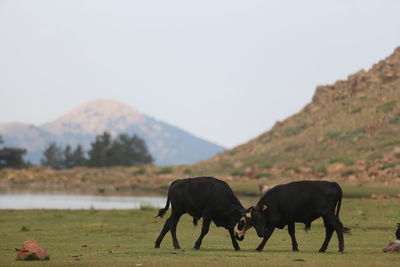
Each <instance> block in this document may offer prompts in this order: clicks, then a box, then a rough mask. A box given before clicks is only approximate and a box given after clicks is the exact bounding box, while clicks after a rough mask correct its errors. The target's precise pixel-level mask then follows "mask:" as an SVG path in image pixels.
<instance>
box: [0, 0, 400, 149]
mask: <svg viewBox="0 0 400 267" xmlns="http://www.w3.org/2000/svg"><path fill="white" fill-rule="evenodd" d="M399 14H400V1H397V0H386V1H385V0H359V1H355V0H340V1H339V0H335V1H334V0H332V1H323V0H316V1H307V0H302V1H296V0H293V1H251V0H243V1H234V0H226V1H218V0H201V1H200V0H198V1H190V0H181V1H168V0H159V1H154V0H143V1H133V0H132V1H118V0H112V1H111V0H110V1H100V0H93V1H82V0H79V1H78V0H77V1H73V0H66V1H55V0H49V1H40V0H36V1H18V0H9V1H5V0H0V123H3V122H11V121H23V122H28V123H33V124H36V125H40V124H42V123H45V122H49V121H51V120H54V119H55V118H57V117H59V116H61V115H63V114H64V113H66V112H68V111H70V110H71V109H73V108H74V107H76V106H78V105H80V104H83V103H85V102H87V101H90V100H93V99H97V98H112V99H115V100H119V101H122V102H124V103H126V104H129V105H131V106H132V107H134V108H135V109H137V110H139V111H140V112H142V113H145V114H147V115H150V116H152V117H155V118H156V119H159V120H162V121H165V122H168V123H171V124H174V125H175V126H178V127H180V128H183V129H185V130H187V131H189V132H191V133H193V134H195V135H197V136H200V137H203V138H205V139H208V140H210V141H213V142H216V143H218V144H221V145H224V146H227V147H232V146H235V145H238V144H240V143H243V142H246V141H248V140H249V139H251V138H254V137H256V136H257V135H259V134H261V133H262V132H264V131H266V130H268V129H270V128H271V127H272V126H273V125H274V123H275V122H276V121H277V120H283V119H284V118H286V117H287V116H289V115H291V114H293V113H295V112H297V111H299V110H300V109H301V108H302V107H303V106H304V105H306V104H307V103H308V102H309V101H310V100H311V98H312V96H313V93H314V90H315V87H316V86H317V85H320V84H331V83H333V82H335V81H336V80H338V79H346V78H347V76H348V75H349V74H351V73H354V72H356V71H358V70H360V69H361V68H364V69H368V68H369V67H371V65H372V64H373V63H376V62H377V61H379V60H381V59H383V58H385V57H386V56H388V55H390V54H391V53H392V52H393V50H394V49H395V48H396V47H397V46H400V15H399Z"/></svg>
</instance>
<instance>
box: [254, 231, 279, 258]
mask: <svg viewBox="0 0 400 267" xmlns="http://www.w3.org/2000/svg"><path fill="white" fill-rule="evenodd" d="M274 230H275V226H268V227H267V229H266V230H265V232H264V238H263V241H261V243H260V245H258V247H257V248H256V250H257V251H259V252H261V251H262V250H263V248H264V247H265V244H266V243H267V241H268V239H269V238H270V237H271V235H272V233H273V232H274Z"/></svg>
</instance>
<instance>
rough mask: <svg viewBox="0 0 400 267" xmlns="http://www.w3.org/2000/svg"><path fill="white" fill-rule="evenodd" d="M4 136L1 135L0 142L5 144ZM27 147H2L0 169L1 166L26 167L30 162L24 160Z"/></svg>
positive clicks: (0, 150)
mask: <svg viewBox="0 0 400 267" xmlns="http://www.w3.org/2000/svg"><path fill="white" fill-rule="evenodd" d="M3 143H4V141H3V137H2V136H1V135H0V144H3ZM25 154H26V149H20V148H12V147H3V148H2V149H0V169H1V168H18V169H20V168H25V167H27V166H28V165H29V164H28V163H27V162H25V161H24V158H23V157H24V155H25Z"/></svg>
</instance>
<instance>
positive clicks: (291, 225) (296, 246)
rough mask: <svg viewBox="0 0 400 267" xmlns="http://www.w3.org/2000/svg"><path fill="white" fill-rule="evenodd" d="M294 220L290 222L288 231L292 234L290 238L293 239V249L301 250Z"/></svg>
mask: <svg viewBox="0 0 400 267" xmlns="http://www.w3.org/2000/svg"><path fill="white" fill-rule="evenodd" d="M294 229H295V228H294V222H291V223H289V224H288V232H289V235H290V238H291V239H292V251H299V246H298V244H297V241H296V236H295V234H294V233H295V230H294Z"/></svg>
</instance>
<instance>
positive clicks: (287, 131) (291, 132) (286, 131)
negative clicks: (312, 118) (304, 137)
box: [283, 124, 306, 136]
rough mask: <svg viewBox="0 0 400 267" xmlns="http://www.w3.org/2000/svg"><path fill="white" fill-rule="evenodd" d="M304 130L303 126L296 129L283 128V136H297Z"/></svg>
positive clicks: (304, 126)
mask: <svg viewBox="0 0 400 267" xmlns="http://www.w3.org/2000/svg"><path fill="white" fill-rule="evenodd" d="M304 128H306V125H305V124H302V125H299V126H297V127H295V128H293V127H287V128H285V129H284V130H283V133H284V135H285V136H292V135H297V134H300V133H301V131H302V130H303V129H304Z"/></svg>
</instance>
